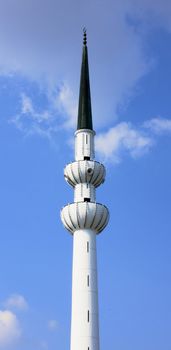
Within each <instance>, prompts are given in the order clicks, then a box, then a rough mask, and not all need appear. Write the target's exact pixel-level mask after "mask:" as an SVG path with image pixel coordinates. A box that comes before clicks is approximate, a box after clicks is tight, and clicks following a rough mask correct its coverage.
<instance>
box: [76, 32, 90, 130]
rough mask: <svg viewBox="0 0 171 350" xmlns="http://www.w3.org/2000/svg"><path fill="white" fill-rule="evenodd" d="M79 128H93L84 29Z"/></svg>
mask: <svg viewBox="0 0 171 350" xmlns="http://www.w3.org/2000/svg"><path fill="white" fill-rule="evenodd" d="M83 32H84V37H83V52H82V65H81V78H80V96H79V107H78V123H77V130H79V129H90V130H93V124H92V112H91V94H90V81H89V68H88V49H87V35H86V30H85V29H84V31H83Z"/></svg>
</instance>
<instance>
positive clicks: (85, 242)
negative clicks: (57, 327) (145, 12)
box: [61, 30, 109, 350]
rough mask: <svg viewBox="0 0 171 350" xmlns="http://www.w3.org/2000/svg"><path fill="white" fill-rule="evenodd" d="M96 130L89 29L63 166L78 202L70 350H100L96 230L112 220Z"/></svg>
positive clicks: (68, 210)
mask: <svg viewBox="0 0 171 350" xmlns="http://www.w3.org/2000/svg"><path fill="white" fill-rule="evenodd" d="M94 136H95V132H94V130H93V123H92V111H91V95H90V82H89V68H88V50H87V37H86V31H85V30H84V38H83V52H82V67H81V79H80V96H79V108H78V123H77V131H76V132H75V161H74V162H73V163H70V164H68V165H67V166H66V167H65V170H64V177H65V179H66V181H67V182H68V183H69V184H70V185H71V186H72V187H73V188H74V203H71V204H68V205H66V206H65V207H64V208H63V209H62V211H61V219H62V222H63V224H64V226H65V228H66V229H67V230H68V231H69V232H70V233H71V234H73V240H74V242H73V244H74V246H73V271H72V320H71V348H70V350H99V349H100V346H99V315H98V285H97V258H96V235H97V234H99V233H100V232H101V231H102V230H103V229H104V228H105V226H106V225H107V223H108V219H109V212H108V209H107V208H106V207H105V206H104V205H102V204H99V203H97V202H96V187H98V186H99V185H101V184H102V183H103V182H104V179H105V167H104V165H103V164H101V163H99V162H97V161H95V160H94Z"/></svg>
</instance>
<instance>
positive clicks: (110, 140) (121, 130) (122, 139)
mask: <svg viewBox="0 0 171 350" xmlns="http://www.w3.org/2000/svg"><path fill="white" fill-rule="evenodd" d="M152 145H153V140H152V137H150V136H148V135H145V134H144V132H143V131H142V130H138V129H135V128H134V127H133V126H132V125H131V124H130V123H126V122H122V123H119V124H117V125H116V126H115V127H113V128H111V129H109V130H108V131H107V132H106V133H102V134H99V135H97V137H96V151H97V152H98V153H99V154H100V156H101V157H103V158H104V159H105V160H108V161H112V162H114V163H118V162H120V161H121V157H122V156H123V154H124V153H125V152H126V153H128V154H130V155H131V156H132V157H133V158H135V157H138V156H140V155H142V154H144V153H145V152H147V151H148V150H149V149H150V148H151V146H152Z"/></svg>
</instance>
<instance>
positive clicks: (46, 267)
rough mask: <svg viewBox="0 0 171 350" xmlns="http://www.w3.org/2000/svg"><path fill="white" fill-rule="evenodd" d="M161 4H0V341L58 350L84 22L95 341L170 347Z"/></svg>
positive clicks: (168, 10) (166, 64)
mask: <svg viewBox="0 0 171 350" xmlns="http://www.w3.org/2000/svg"><path fill="white" fill-rule="evenodd" d="M170 23H171V3H170V2H169V1H167V0H164V1H161V0H158V1H153V0H148V1H147V0H144V1H142V0H136V1H135V0H120V1H118V0H117V1H115V2H113V1H110V0H106V1H102V0H101V1H97V0H95V1H93V2H91V1H87V3H86V4H85V2H83V1H78V0H74V1H73V2H72V3H71V2H69V1H67V0H65V1H62V2H60V1H58V0H56V1H54V0H48V1H47V0H45V1H43V2H42V1H40V0H37V1H36V2H35V1H32V0H30V1H27V0H24V1H23V0H22V1H20V0H15V1H13V2H11V1H9V0H4V1H1V3H0V52H1V55H0V115H1V118H0V159H1V172H0V194H1V195H0V210H1V220H0V240H1V254H0V266H1V269H0V349H2V350H8V349H11V350H35V349H36V350H42V349H45V350H47V349H50V350H55V349H62V350H67V349H69V342H70V316H71V315H70V313H71V269H72V237H71V236H70V235H69V234H68V233H67V232H66V231H65V229H64V228H63V226H62V223H61V221H60V215H59V213H60V208H61V207H62V206H63V205H65V204H66V203H68V202H72V201H73V191H72V189H71V188H69V186H68V185H67V184H66V183H65V181H64V178H63V168H64V165H65V164H66V163H67V162H70V161H72V160H73V157H74V155H73V135H74V129H75V125H76V115H77V101H78V91H79V76H80V63H81V50H82V27H83V26H85V25H86V26H87V30H88V47H89V63H90V80H91V91H92V109H93V120H94V128H95V130H96V132H97V136H96V155H97V156H96V158H97V159H98V160H100V161H103V162H104V163H105V166H106V169H107V177H106V182H105V184H104V185H103V186H101V188H99V189H98V190H97V199H98V201H99V202H101V203H104V204H106V205H107V206H108V207H109V210H110V222H109V225H108V227H107V228H106V229H105V231H104V232H103V233H102V234H101V235H99V237H98V267H99V306H100V338H101V349H102V350H103V349H105V350H106V349H107V350H113V349H117V350H137V349H138V350H144V349H145V350H170V346H171V332H170V324H171V299H170V295H171V279H170V270H171V256H170V245H171V237H170V232H171V218H170V216H171V214H170V198H171V187H170V179H171V163H170V153H171V105H170V91H171V79H170V76H171V65H170V62H171V24H170Z"/></svg>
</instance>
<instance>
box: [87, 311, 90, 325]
mask: <svg viewBox="0 0 171 350" xmlns="http://www.w3.org/2000/svg"><path fill="white" fill-rule="evenodd" d="M87 322H90V311H89V310H88V313H87Z"/></svg>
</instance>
